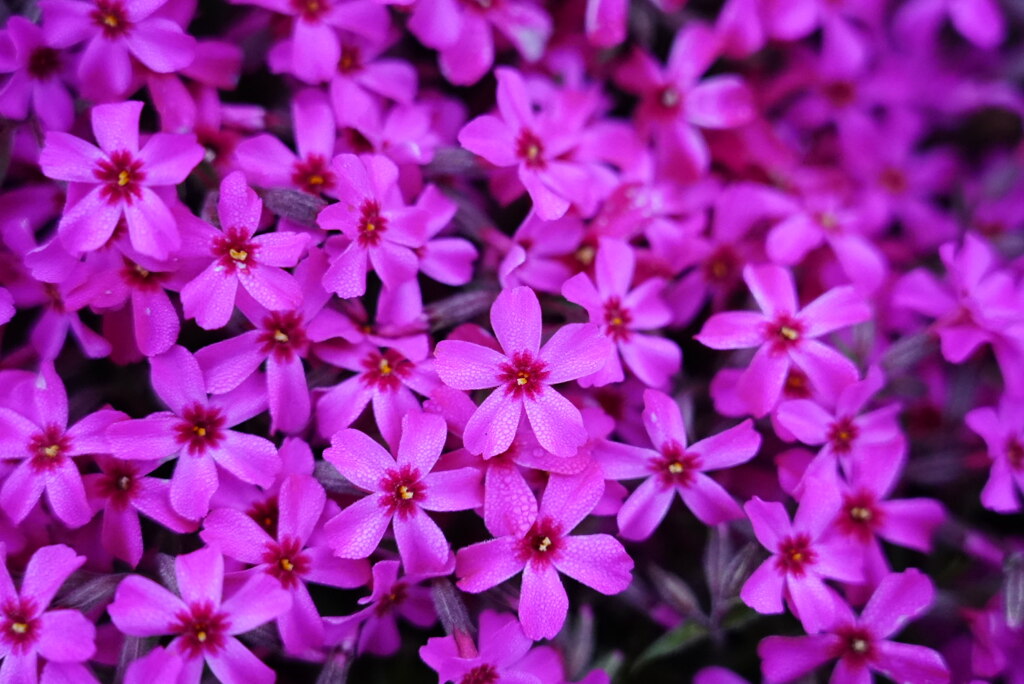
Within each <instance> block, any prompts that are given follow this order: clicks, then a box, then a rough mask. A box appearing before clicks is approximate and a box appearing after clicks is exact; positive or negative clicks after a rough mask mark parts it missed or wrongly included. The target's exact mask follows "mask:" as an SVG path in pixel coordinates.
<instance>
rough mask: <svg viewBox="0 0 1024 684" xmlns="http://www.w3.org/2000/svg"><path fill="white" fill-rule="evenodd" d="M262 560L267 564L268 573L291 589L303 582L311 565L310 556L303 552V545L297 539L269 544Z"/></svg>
mask: <svg viewBox="0 0 1024 684" xmlns="http://www.w3.org/2000/svg"><path fill="white" fill-rule="evenodd" d="M262 560H263V562H264V563H266V564H267V572H268V573H270V574H271V575H273V576H274V577H276V578H277V579H278V581H280V582H281V584H282V585H283V586H285V587H289V588H290V587H295V586H297V585H298V583H299V582H301V581H302V580H301V577H302V575H305V574H306V573H307V572H309V568H310V565H311V561H310V558H309V556H308V555H306V554H304V553H303V552H302V543H301V542H300V541H299V540H298V539H296V538H295V537H286V538H285V539H283V540H282V541H281V542H280V543H278V542H270V543H268V544H267V546H266V549H265V550H264V551H263V557H262Z"/></svg>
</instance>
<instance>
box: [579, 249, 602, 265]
mask: <svg viewBox="0 0 1024 684" xmlns="http://www.w3.org/2000/svg"><path fill="white" fill-rule="evenodd" d="M596 255H597V250H595V249H594V248H593V247H591V246H590V245H584V246H583V247H580V248H579V249H577V250H576V261H578V262H580V263H581V264H584V265H588V266H589V265H590V264H591V263H593V261H594V257H595V256H596Z"/></svg>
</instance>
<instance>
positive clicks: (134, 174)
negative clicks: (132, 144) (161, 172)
mask: <svg viewBox="0 0 1024 684" xmlns="http://www.w3.org/2000/svg"><path fill="white" fill-rule="evenodd" d="M92 174H93V175H94V176H95V177H96V179H97V180H99V181H100V182H101V183H103V187H102V189H101V190H100V194H101V195H103V197H105V198H106V200H107V202H109V203H110V204H117V203H118V202H125V203H127V204H131V202H132V200H136V199H138V198H140V197H142V181H144V180H146V172H145V171H144V170H143V169H142V160H141V159H136V158H135V157H134V156H132V153H131V152H128V151H126V150H118V151H117V152H112V153H111V154H110V157H109V158H107V159H101V160H100V161H99V162H97V164H96V168H95V169H93V171H92Z"/></svg>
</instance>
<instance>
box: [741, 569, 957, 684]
mask: <svg viewBox="0 0 1024 684" xmlns="http://www.w3.org/2000/svg"><path fill="white" fill-rule="evenodd" d="M934 594H935V590H934V588H933V587H932V583H931V580H929V579H928V577H927V576H926V575H924V574H922V573H921V572H920V571H919V570H916V569H913V568H911V569H910V570H907V571H905V572H900V573H893V574H891V575H888V576H887V577H886V578H885V579H884V580H882V582H881V583H880V584H879V585H878V589H876V590H875V593H874V595H873V596H872V597H871V599H870V600H869V601H868V603H867V605H866V606H864V610H863V611H861V614H860V617H857V616H855V615H854V614H853V611H852V610H850V607H849V606H848V605H847V604H846V602H845V601H843V600H842V599H838V598H837V599H836V602H835V607H836V613H835V617H834V618H833V619H832V620H831V622H830V623H829V625H828V627H827V629H826V631H825V632H824V633H822V634H814V635H811V636H803V637H778V636H772V637H768V638H767V639H765V640H764V641H762V642H761V644H760V645H759V646H758V648H757V652H758V654H759V655H760V656H761V671H762V673H763V674H764V678H765V680H766V681H768V682H788V681H791V680H794V679H797V678H798V677H801V676H803V675H805V674H807V673H809V672H811V671H813V670H814V669H816V668H817V667H818V666H819V665H822V664H823V663H825V662H828V661H829V660H832V659H834V658H838V659H839V662H838V663H837V664H836V669H835V671H834V672H833V673H832V680H831V681H832V682H835V683H836V684H847V683H848V682H849V683H851V684H852V683H853V682H869V681H871V679H872V677H871V672H872V671H875V672H878V673H879V674H882V675H884V676H886V677H888V678H891V679H892V680H894V681H897V682H915V683H917V682H920V684H942V683H944V682H948V681H949V669H948V668H947V667H946V663H945V662H943V660H942V656H940V655H939V654H938V653H936V652H935V651H933V650H932V649H930V648H926V647H924V646H917V645H913V644H901V643H898V642H895V641H890V640H889V638H888V637H890V636H892V635H894V634H896V633H897V632H898V631H899V630H900V628H901V627H902V626H903V625H904V624H905V623H906V622H907V621H908V620H912V619H914V618H915V617H917V616H918V615H920V614H921V613H923V612H924V611H925V610H926V609H927V608H928V606H930V605H931V603H932V599H933V597H934Z"/></svg>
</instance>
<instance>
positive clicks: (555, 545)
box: [455, 466, 633, 640]
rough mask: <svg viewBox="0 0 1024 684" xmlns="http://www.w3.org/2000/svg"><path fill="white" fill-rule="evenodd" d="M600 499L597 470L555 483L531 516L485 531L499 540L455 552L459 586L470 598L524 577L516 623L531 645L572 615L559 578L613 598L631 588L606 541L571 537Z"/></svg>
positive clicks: (624, 557) (625, 562)
mask: <svg viewBox="0 0 1024 684" xmlns="http://www.w3.org/2000/svg"><path fill="white" fill-rule="evenodd" d="M603 492H604V478H603V477H602V476H601V469H600V468H598V467H596V466H593V467H590V468H588V469H587V470H585V471H583V472H582V473H581V474H579V475H574V476H566V475H552V476H550V477H549V478H548V485H547V487H546V488H545V490H544V497H543V499H542V500H541V503H540V507H539V508H538V509H535V510H536V513H532V512H530V511H529V510H523V513H522V514H521V515H520V516H519V518H518V519H516V520H506V521H505V522H504V523H503V525H502V528H501V529H492V530H490V532H491V534H494V535H496V536H497V538H496V539H491V540H489V541H485V542H480V543H479V544H473V545H471V546H467V547H466V548H463V549H460V550H459V553H458V556H457V558H456V567H455V572H456V574H457V575H458V576H459V583H458V586H459V588H460V589H462V590H463V591H467V592H469V593H472V594H476V593H479V592H481V591H484V590H486V589H490V588H491V587H493V586H495V585H497V584H501V583H502V582H504V581H505V580H507V579H509V578H510V577H512V576H513V575H516V574H518V573H519V572H520V571H522V573H523V584H522V591H521V594H520V598H519V620H520V621H521V622H522V625H523V631H524V632H525V633H526V636H528V637H530V638H531V639H534V640H538V639H550V638H552V637H554V636H555V635H556V634H558V632H559V631H561V629H562V624H563V623H564V622H565V616H566V614H567V612H568V610H569V599H568V597H567V596H566V593H565V587H564V586H563V585H562V580H561V578H560V577H559V575H558V573H559V572H562V573H565V574H566V575H568V576H569V577H572V578H573V579H575V580H578V581H579V582H582V583H583V584H586V585H587V586H588V587H591V588H592V589H596V590H597V591H599V592H601V593H602V594H618V593H619V592H621V591H624V590H625V589H626V587H628V586H629V584H630V582H631V581H632V579H633V577H632V570H633V560H632V559H631V558H630V557H629V554H627V553H626V550H625V549H624V548H622V544H620V543H619V542H618V540H616V539H615V538H614V537H612V536H610V535H607V534H591V535H575V536H573V535H570V534H569V533H570V532H572V530H573V529H575V528H576V526H577V525H579V524H580V522H581V521H582V520H583V518H585V517H586V516H587V514H589V513H590V512H591V511H592V510H593V509H594V507H595V506H596V505H597V502H598V500H599V499H600V498H601V494H602V493H603Z"/></svg>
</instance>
